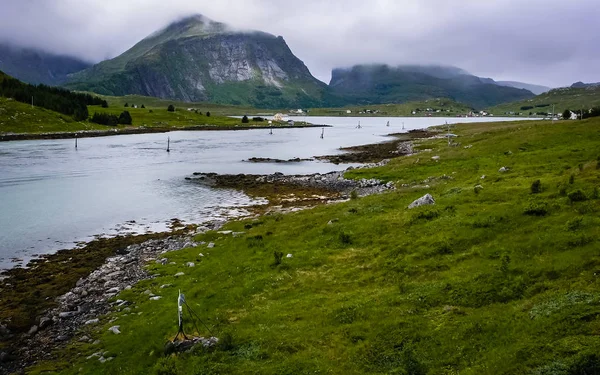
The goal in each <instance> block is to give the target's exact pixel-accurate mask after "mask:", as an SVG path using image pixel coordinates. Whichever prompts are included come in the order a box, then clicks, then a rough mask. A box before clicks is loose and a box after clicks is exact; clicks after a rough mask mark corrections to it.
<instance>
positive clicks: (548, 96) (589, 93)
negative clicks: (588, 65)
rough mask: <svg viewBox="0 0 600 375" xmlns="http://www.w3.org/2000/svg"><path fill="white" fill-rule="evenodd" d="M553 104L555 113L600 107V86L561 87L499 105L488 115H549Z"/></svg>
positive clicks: (491, 109)
mask: <svg viewBox="0 0 600 375" xmlns="http://www.w3.org/2000/svg"><path fill="white" fill-rule="evenodd" d="M553 104H554V105H555V111H556V113H563V112H564V110H565V109H570V110H572V111H575V110H580V109H582V107H583V108H584V109H590V108H592V107H598V106H600V86H595V87H586V88H574V87H562V88H558V89H553V90H550V91H548V92H546V93H543V94H541V95H538V96H536V97H534V98H531V99H527V100H521V101H517V102H512V103H505V104H499V105H497V106H495V107H492V108H490V109H489V110H490V113H493V114H495V115H502V114H505V113H507V112H514V113H519V112H521V113H523V114H524V115H528V114H529V112H533V113H536V112H546V113H550V112H552V105H553ZM529 107H533V108H529Z"/></svg>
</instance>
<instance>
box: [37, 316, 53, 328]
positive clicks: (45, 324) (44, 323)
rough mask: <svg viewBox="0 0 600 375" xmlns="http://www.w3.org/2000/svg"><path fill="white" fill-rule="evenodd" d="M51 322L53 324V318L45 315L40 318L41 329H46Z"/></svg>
mask: <svg viewBox="0 0 600 375" xmlns="http://www.w3.org/2000/svg"><path fill="white" fill-rule="evenodd" d="M51 324H52V319H50V318H48V317H45V316H43V317H42V318H40V324H39V327H40V329H44V328H46V327H48V326H49V325H51Z"/></svg>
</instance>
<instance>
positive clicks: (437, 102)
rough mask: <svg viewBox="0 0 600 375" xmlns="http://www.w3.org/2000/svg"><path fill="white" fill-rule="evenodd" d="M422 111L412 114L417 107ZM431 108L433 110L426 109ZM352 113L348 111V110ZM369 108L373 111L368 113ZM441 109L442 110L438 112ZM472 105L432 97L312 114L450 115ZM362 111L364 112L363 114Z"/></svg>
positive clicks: (464, 111)
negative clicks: (408, 101)
mask: <svg viewBox="0 0 600 375" xmlns="http://www.w3.org/2000/svg"><path fill="white" fill-rule="evenodd" d="M417 108H418V109H420V110H421V111H419V112H417V113H416V114H415V115H413V114H412V112H413V111H415V110H416V109H417ZM427 108H429V109H431V111H426V109H427ZM348 110H349V111H351V113H347V111H348ZM367 110H369V111H371V113H368V112H367ZM437 110H439V111H440V112H437ZM470 111H472V109H471V107H469V106H467V105H465V104H462V103H457V102H455V101H453V100H450V99H445V98H442V99H430V100H423V101H417V102H410V103H402V104H377V105H367V106H347V107H343V108H312V109H310V112H309V114H310V115H311V116H369V117H370V116H405V117H411V116H427V115H428V114H431V115H432V116H450V117H454V116H456V115H463V116H464V115H466V114H467V113H469V112H470ZM360 112H363V113H362V114H361V113H360Z"/></svg>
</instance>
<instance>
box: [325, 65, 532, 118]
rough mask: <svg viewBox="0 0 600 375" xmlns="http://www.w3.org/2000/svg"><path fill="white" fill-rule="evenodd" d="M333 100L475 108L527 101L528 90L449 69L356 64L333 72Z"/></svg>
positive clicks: (353, 102) (331, 83) (331, 87)
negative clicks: (441, 101) (438, 102)
mask: <svg viewBox="0 0 600 375" xmlns="http://www.w3.org/2000/svg"><path fill="white" fill-rule="evenodd" d="M329 87H330V89H331V94H332V95H333V96H334V97H335V100H336V101H337V102H339V103H344V104H357V105H368V104H382V103H405V102H409V101H417V100H426V99H431V98H450V99H453V100H455V101H457V102H462V103H465V104H468V105H470V106H473V107H475V108H485V107H488V106H492V105H496V104H499V103H505V102H511V101H515V100H521V99H527V98H531V97H533V96H534V94H533V93H532V92H530V91H528V90H523V89H517V88H513V87H506V86H500V85H498V84H496V82H495V81H494V80H492V79H489V78H480V77H476V76H473V75H470V74H468V73H466V72H465V71H463V70H461V69H458V68H452V67H439V66H430V67H427V66H425V67H418V69H416V68H415V67H414V66H399V67H390V66H388V65H382V64H381V65H379V64H377V65H356V66H354V67H352V68H349V69H334V70H333V72H332V75H331V82H330V83H329Z"/></svg>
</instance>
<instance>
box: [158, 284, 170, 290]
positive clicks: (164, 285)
mask: <svg viewBox="0 0 600 375" xmlns="http://www.w3.org/2000/svg"><path fill="white" fill-rule="evenodd" d="M170 286H171V284H163V285H161V286H160V289H164V288H168V287H170Z"/></svg>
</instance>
